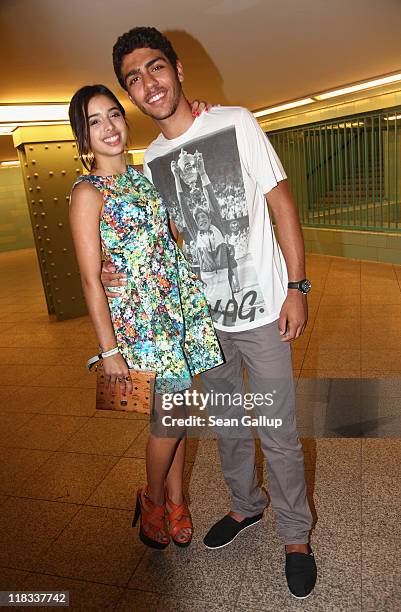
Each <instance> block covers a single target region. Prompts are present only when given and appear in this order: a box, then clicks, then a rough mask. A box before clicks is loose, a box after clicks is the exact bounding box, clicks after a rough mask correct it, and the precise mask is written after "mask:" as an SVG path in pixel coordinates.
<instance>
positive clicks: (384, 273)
mask: <svg viewBox="0 0 401 612" xmlns="http://www.w3.org/2000/svg"><path fill="white" fill-rule="evenodd" d="M361 276H362V278H366V279H371V280H373V281H374V280H376V279H384V278H386V279H389V280H394V279H395V278H396V271H395V269H394V266H393V265H392V264H386V263H377V262H374V261H361Z"/></svg>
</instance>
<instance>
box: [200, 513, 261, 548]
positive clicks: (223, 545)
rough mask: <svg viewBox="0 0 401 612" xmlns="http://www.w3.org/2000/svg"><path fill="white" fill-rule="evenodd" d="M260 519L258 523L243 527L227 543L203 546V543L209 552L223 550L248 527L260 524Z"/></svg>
mask: <svg viewBox="0 0 401 612" xmlns="http://www.w3.org/2000/svg"><path fill="white" fill-rule="evenodd" d="M261 520H262V519H259V520H258V521H255V522H254V523H251V524H250V525H247V526H246V527H243V528H242V529H241V531H239V532H238V533H237V534H236V535H235V536H234V537H233V539H232V540H230V541H229V542H227V543H226V544H222V545H221V546H208V545H207V544H205V543H204V542H203V545H204V546H205V547H206V548H208V549H209V550H218V549H219V548H224V547H225V546H228V545H229V544H231V542H234V540H235V538H238V536H239V535H240V534H241V533H243V532H244V531H246V530H247V529H249V527H253V526H254V525H257V524H258V523H260V521H261Z"/></svg>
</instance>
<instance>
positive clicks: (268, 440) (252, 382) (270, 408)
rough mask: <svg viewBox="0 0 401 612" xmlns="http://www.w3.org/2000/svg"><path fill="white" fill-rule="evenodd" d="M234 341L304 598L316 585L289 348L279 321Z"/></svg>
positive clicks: (292, 579)
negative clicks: (242, 364) (282, 338)
mask: <svg viewBox="0 0 401 612" xmlns="http://www.w3.org/2000/svg"><path fill="white" fill-rule="evenodd" d="M237 346H238V348H239V349H240V351H241V354H242V357H243V359H244V361H245V364H246V367H247V373H248V382H249V387H250V390H251V392H252V393H253V396H252V397H251V398H250V399H251V401H252V402H253V404H254V411H255V414H256V416H257V418H258V434H259V438H260V442H261V447H262V450H263V452H264V455H265V457H266V459H267V466H268V470H269V493H270V498H271V502H272V507H273V510H274V512H275V515H276V520H277V529H278V532H279V534H280V535H281V537H282V539H283V540H284V543H285V545H286V547H285V548H286V556H285V574H286V578H287V584H288V588H289V590H290V592H291V594H292V595H294V597H297V598H301V599H304V598H305V597H308V596H309V595H310V594H311V593H312V591H313V589H314V586H315V583H316V577H317V569H316V563H315V559H314V556H313V552H312V549H311V548H310V546H309V544H308V541H309V532H310V529H311V527H312V515H311V512H310V509H309V505H308V501H307V497H306V483H305V473H304V458H303V452H302V447H301V444H300V442H299V439H298V435H297V431H296V419H295V394H294V384H293V376H292V364H291V348H290V345H289V344H288V343H286V342H282V341H281V336H280V334H279V331H278V325H277V321H274V322H273V323H270V324H269V325H264V326H262V327H258V328H256V329H255V330H250V331H248V332H244V335H243V338H240V337H239V336H238V338H237ZM256 394H259V395H256ZM262 420H264V422H263V423H261V422H260V421H262Z"/></svg>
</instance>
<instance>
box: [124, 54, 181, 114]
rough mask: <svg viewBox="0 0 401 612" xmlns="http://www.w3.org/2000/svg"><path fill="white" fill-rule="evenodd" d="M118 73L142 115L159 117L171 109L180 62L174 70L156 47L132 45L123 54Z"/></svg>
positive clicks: (176, 93) (176, 98)
mask: <svg viewBox="0 0 401 612" xmlns="http://www.w3.org/2000/svg"><path fill="white" fill-rule="evenodd" d="M121 73H122V75H123V78H124V81H125V84H126V87H127V91H128V96H129V99H130V100H131V102H132V103H133V104H135V105H136V106H137V107H138V108H139V109H140V110H141V111H142V112H143V113H145V115H149V117H152V119H155V120H156V121H162V120H163V119H168V118H169V117H171V115H173V114H174V113H175V111H176V110H177V107H178V103H179V101H180V96H181V94H182V89H181V83H182V81H183V80H184V74H183V70H182V65H181V62H179V61H177V72H176V71H175V70H174V68H173V66H172V65H171V64H170V62H169V60H168V59H167V57H166V56H165V55H164V54H163V53H162V52H161V51H159V50H158V49H147V48H144V49H135V51H132V52H131V53H129V54H128V55H126V56H125V57H124V59H123V61H122V64H121Z"/></svg>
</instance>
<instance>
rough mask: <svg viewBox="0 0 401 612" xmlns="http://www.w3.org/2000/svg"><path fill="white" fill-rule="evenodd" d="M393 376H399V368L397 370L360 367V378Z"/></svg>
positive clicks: (390, 377) (400, 370)
mask: <svg viewBox="0 0 401 612" xmlns="http://www.w3.org/2000/svg"><path fill="white" fill-rule="evenodd" d="M394 376H398V377H401V369H399V370H383V369H382V370H376V369H374V368H361V377H362V378H372V379H374V378H381V379H383V378H388V379H392V378H394Z"/></svg>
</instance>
